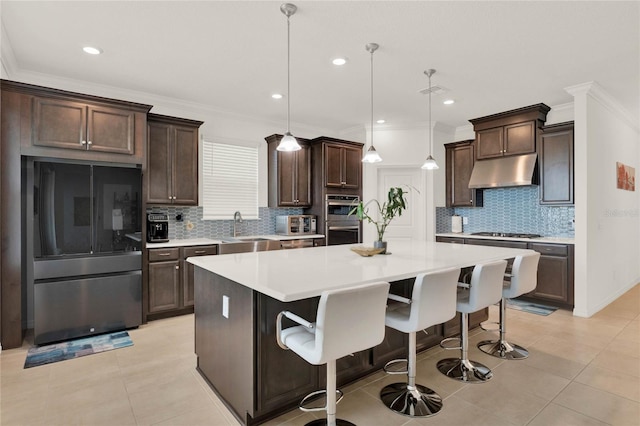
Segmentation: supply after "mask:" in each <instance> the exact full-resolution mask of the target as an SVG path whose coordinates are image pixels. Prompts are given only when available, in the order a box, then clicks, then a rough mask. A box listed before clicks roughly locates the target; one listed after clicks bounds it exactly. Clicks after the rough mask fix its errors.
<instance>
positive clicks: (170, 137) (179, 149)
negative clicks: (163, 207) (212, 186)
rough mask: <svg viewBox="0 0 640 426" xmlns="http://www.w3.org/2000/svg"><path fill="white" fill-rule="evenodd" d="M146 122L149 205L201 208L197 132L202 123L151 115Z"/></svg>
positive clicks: (145, 178) (146, 182) (147, 194)
mask: <svg viewBox="0 0 640 426" xmlns="http://www.w3.org/2000/svg"><path fill="white" fill-rule="evenodd" d="M147 123H148V130H147V133H148V135H147V168H146V173H145V174H144V186H145V194H146V201H147V203H149V204H174V205H183V206H195V205H198V129H199V127H200V126H201V125H202V121H195V120H187V119H183V118H176V117H167V116H162V115H157V114H149V115H148V117H147Z"/></svg>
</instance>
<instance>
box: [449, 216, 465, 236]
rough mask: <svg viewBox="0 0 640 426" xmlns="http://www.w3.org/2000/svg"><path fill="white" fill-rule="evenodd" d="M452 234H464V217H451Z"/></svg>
mask: <svg viewBox="0 0 640 426" xmlns="http://www.w3.org/2000/svg"><path fill="white" fill-rule="evenodd" d="M451 232H453V233H455V234H459V233H461V232H462V216H458V215H453V216H451Z"/></svg>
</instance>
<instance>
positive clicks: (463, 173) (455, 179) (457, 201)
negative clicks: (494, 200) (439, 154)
mask: <svg viewBox="0 0 640 426" xmlns="http://www.w3.org/2000/svg"><path fill="white" fill-rule="evenodd" d="M444 147H445V153H446V160H445V161H446V191H447V195H446V203H447V204H446V206H447V207H482V203H483V199H482V195H483V193H482V189H469V180H470V179H471V172H472V171H473V164H474V163H475V154H474V149H475V143H474V140H473V139H472V140H466V141H460V142H453V143H448V144H445V146H444Z"/></svg>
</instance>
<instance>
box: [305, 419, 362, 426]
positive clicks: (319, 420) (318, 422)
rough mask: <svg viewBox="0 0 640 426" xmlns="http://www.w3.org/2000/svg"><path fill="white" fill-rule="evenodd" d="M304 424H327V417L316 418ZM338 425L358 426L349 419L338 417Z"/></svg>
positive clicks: (313, 425)
mask: <svg viewBox="0 0 640 426" xmlns="http://www.w3.org/2000/svg"><path fill="white" fill-rule="evenodd" d="M304 426H327V419H316V420H312V421H310V422H309V423H307V424H305V425H304ZM336 426H356V425H355V424H353V423H351V422H350V421H347V420H342V419H336Z"/></svg>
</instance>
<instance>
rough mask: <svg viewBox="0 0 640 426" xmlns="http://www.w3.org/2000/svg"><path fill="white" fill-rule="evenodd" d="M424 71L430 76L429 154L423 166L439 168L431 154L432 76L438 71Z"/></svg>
mask: <svg viewBox="0 0 640 426" xmlns="http://www.w3.org/2000/svg"><path fill="white" fill-rule="evenodd" d="M424 73H425V74H426V75H427V77H429V129H428V133H429V156H428V157H427V159H426V160H425V161H424V164H423V165H422V168H423V169H425V170H438V169H439V168H440V167H438V163H436V160H434V159H433V157H432V156H431V152H432V151H433V142H432V140H431V133H432V132H433V129H432V128H431V127H432V126H431V76H432V75H434V74H435V73H436V70H434V69H433V68H429V69H428V70H426V71H425V72H424Z"/></svg>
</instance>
